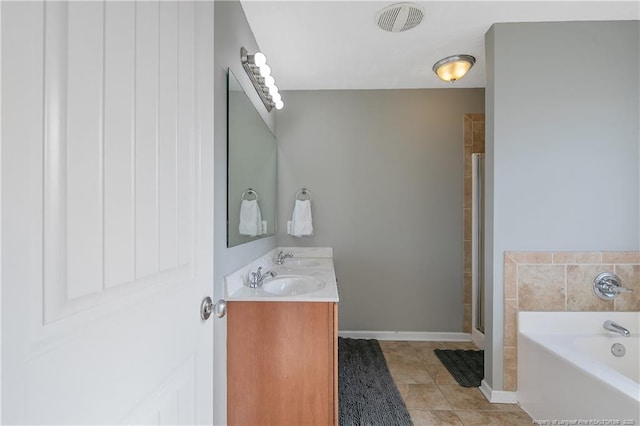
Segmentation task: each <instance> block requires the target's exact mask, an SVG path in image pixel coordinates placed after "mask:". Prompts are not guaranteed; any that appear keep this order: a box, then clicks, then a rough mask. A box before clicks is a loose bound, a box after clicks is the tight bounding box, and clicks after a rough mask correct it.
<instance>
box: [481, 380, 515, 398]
mask: <svg viewBox="0 0 640 426" xmlns="http://www.w3.org/2000/svg"><path fill="white" fill-rule="evenodd" d="M480 392H482V394H483V395H484V397H485V398H487V401H489V402H491V403H492V404H517V403H518V393H517V392H511V391H494V390H493V389H491V386H489V385H488V384H487V382H485V381H484V380H483V381H482V383H481V384H480Z"/></svg>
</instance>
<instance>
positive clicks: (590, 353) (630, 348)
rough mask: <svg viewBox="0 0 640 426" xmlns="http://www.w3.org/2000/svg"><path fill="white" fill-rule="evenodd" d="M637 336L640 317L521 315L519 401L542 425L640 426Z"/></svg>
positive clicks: (639, 345)
mask: <svg viewBox="0 0 640 426" xmlns="http://www.w3.org/2000/svg"><path fill="white" fill-rule="evenodd" d="M606 320H612V321H615V322H617V323H618V324H620V325H622V326H624V327H626V328H627V329H629V331H630V332H631V336H629V337H623V336H621V335H619V334H616V333H612V332H609V331H606V330H605V329H604V328H603V327H602V324H603V323H604V322H605V321H606ZM639 332H640V312H520V313H519V314H518V391H517V398H518V402H519V403H520V405H521V406H522V408H523V409H524V410H525V411H526V412H527V413H529V415H530V416H531V417H532V418H533V419H534V422H535V423H538V424H579V425H581V424H584V425H640V384H639V382H640V337H639ZM615 343H619V344H622V345H623V346H624V348H625V350H626V353H625V355H623V356H621V357H616V356H614V355H613V354H612V352H611V348H612V345H614V344H615Z"/></svg>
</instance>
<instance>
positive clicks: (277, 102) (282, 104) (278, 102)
mask: <svg viewBox="0 0 640 426" xmlns="http://www.w3.org/2000/svg"><path fill="white" fill-rule="evenodd" d="M274 103H275V104H276V109H282V108H284V102H282V100H278V101H275V102H274Z"/></svg>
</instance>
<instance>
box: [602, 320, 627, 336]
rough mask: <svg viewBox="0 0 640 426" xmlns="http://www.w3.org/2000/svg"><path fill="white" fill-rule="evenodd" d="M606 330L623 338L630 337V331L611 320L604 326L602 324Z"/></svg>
mask: <svg viewBox="0 0 640 426" xmlns="http://www.w3.org/2000/svg"><path fill="white" fill-rule="evenodd" d="M602 326H603V327H604V329H605V330H608V331H613V332H614V333H618V334H621V335H622V336H625V337H629V335H630V333H629V330H627V329H626V328H624V327H623V326H621V325H620V324H618V323H616V322H613V321H611V320H606V321H605V322H604V324H602Z"/></svg>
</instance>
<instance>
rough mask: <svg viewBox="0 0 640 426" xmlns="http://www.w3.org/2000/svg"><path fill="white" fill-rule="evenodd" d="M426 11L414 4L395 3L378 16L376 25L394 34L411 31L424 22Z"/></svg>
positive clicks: (381, 11)
mask: <svg viewBox="0 0 640 426" xmlns="http://www.w3.org/2000/svg"><path fill="white" fill-rule="evenodd" d="M422 18H424V9H422V8H421V7H420V6H418V5H417V4H413V3H395V4H392V5H390V6H387V7H385V8H384V9H381V10H380V11H379V12H378V13H377V14H376V24H378V26H379V27H380V28H381V29H383V30H385V31H389V32H392V33H399V32H402V31H407V30H410V29H411V28H413V27H415V26H417V25H418V24H420V22H422Z"/></svg>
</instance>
